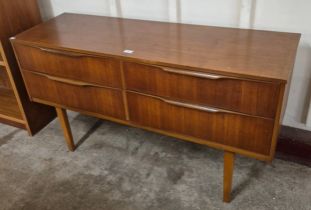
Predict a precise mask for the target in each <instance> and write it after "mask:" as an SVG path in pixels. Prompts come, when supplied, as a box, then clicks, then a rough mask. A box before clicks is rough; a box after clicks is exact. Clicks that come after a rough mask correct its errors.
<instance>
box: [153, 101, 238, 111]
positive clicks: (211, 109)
mask: <svg viewBox="0 0 311 210" xmlns="http://www.w3.org/2000/svg"><path fill="white" fill-rule="evenodd" d="M159 99H161V100H162V101H164V102H165V103H168V104H171V105H175V106H180V107H185V108H190V109H196V110H200V111H205V112H212V113H218V112H225V113H232V112H230V111H225V110H220V109H215V108H211V107H207V106H199V105H194V104H187V103H183V102H177V101H171V100H167V99H163V98H159Z"/></svg>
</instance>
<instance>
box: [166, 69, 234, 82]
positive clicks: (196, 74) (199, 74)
mask: <svg viewBox="0 0 311 210" xmlns="http://www.w3.org/2000/svg"><path fill="white" fill-rule="evenodd" d="M161 69H162V70H163V71H165V72H169V73H174V74H182V75H187V76H193V77H200V78H205V79H213V80H217V79H229V78H230V79H234V78H233V77H227V76H220V75H215V74H207V73H202V72H195V71H187V70H179V69H172V68H167V67H161Z"/></svg>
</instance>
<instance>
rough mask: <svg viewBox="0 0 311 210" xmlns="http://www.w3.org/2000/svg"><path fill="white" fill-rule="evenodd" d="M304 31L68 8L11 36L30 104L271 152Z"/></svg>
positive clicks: (227, 182)
mask: <svg viewBox="0 0 311 210" xmlns="http://www.w3.org/2000/svg"><path fill="white" fill-rule="evenodd" d="M299 39H300V34H294V33H280V32H268V31H256V30H242V29H232V28H231V29H230V28H220V27H209V26H198V25H187V24H176V23H163V22H153V21H142V20H130V19H122V18H112V17H99V16H90V15H78V14H63V15H60V16H58V17H56V18H54V19H52V20H50V21H48V22H46V23H43V24H40V25H38V26H36V27H34V28H32V29H30V30H28V31H26V32H24V33H21V34H19V35H17V36H16V37H13V38H12V39H11V41H12V44H13V46H14V49H15V53H16V56H17V58H18V61H19V65H20V69H21V71H22V75H23V78H24V81H25V83H26V87H27V91H28V94H29V96H30V99H31V100H32V101H35V102H38V103H42V104H46V105H51V106H54V107H55V108H56V111H57V114H58V118H59V120H60V122H61V125H62V127H63V130H64V134H65V139H66V141H67V144H68V147H69V149H70V150H71V151H73V150H74V149H75V145H74V142H73V138H72V134H71V130H70V126H69V123H68V119H67V115H66V109H70V110H74V111H78V112H81V113H84V114H88V115H93V116H96V117H99V118H103V119H108V120H111V121H115V122H118V123H122V124H126V125H130V126H135V127H140V128H144V129H147V130H150V131H154V132H158V133H161V134H165V135H169V136H173V137H177V138H180V139H183V140H187V141H191V142H195V143H199V144H203V145H207V146H210V147H213V148H217V149H221V150H224V151H225V155H224V185H223V188H224V197H223V199H224V201H225V202H229V201H230V192H231V185H232V173H233V164H234V156H235V154H236V153H237V154H241V155H245V156H248V157H252V158H256V159H259V160H264V161H268V162H269V161H271V160H272V159H273V156H274V152H275V147H276V142H277V137H278V133H279V127H280V121H281V118H282V115H283V114H282V113H283V111H284V108H285V105H286V97H287V93H288V92H287V89H288V87H286V83H287V82H289V81H290V78H291V73H292V69H293V65H294V61H295V56H296V50H297V45H298V42H299Z"/></svg>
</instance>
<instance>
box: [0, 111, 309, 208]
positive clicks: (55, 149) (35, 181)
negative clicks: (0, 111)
mask: <svg viewBox="0 0 311 210" xmlns="http://www.w3.org/2000/svg"><path fill="white" fill-rule="evenodd" d="M70 121H71V125H72V127H73V132H74V137H75V139H76V140H77V141H79V142H80V146H79V148H78V149H77V151H76V152H74V153H71V152H68V151H67V148H66V145H65V142H64V140H63V135H62V131H61V129H60V127H59V124H58V122H57V121H54V122H52V123H51V124H50V125H49V126H48V127H47V128H46V129H44V130H43V131H41V132H40V133H39V134H38V135H36V136H35V137H33V138H31V137H28V135H27V133H26V132H25V131H22V130H19V129H16V128H13V127H9V126H5V125H0V138H1V139H0V209H1V210H6V209H12V210H18V209H29V210H36V209H40V210H45V209H53V210H54V209H56V210H63V209H66V210H67V209H74V210H78V209H83V210H86V209H104V210H143V209H148V210H156V209H157V210H158V209H159V210H198V209H204V210H205V209H225V210H226V209H247V210H251V209H256V210H261V209H269V210H270V209H280V210H287V209H293V210H299V209H311V168H309V167H306V166H303V165H299V164H295V163H291V162H286V161H283V160H278V159H276V160H275V161H274V162H273V164H271V165H268V164H265V163H262V162H260V161H256V160H252V159H248V158H244V157H240V156H238V157H237V160H236V164H235V173H234V192H233V196H234V200H233V201H232V202H231V203H230V204H224V203H223V202H222V170H223V168H222V166H223V161H222V158H223V156H222V155H223V154H222V152H221V151H217V150H213V149H209V148H207V147H204V146H200V145H195V144H191V143H187V142H183V141H177V140H175V139H173V138H169V137H166V136H161V135H158V134H154V133H150V132H146V131H143V130H140V129H135V128H129V127H126V126H121V125H118V124H115V123H111V122H107V121H99V120H98V119H95V118H90V117H86V116H82V115H77V114H74V113H70ZM81 143H82V144H81Z"/></svg>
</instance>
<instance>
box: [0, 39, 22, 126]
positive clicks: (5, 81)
mask: <svg viewBox="0 0 311 210" xmlns="http://www.w3.org/2000/svg"><path fill="white" fill-rule="evenodd" d="M7 66H8V65H7V63H6V59H5V54H4V51H3V48H2V44H1V42H0V119H2V121H7V122H11V123H9V124H15V125H16V126H18V127H22V128H26V126H25V122H24V118H23V115H22V113H21V110H20V108H19V106H18V97H17V96H16V95H15V93H14V91H13V89H12V84H11V81H10V79H9V75H8V71H7V68H8V67H7Z"/></svg>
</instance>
